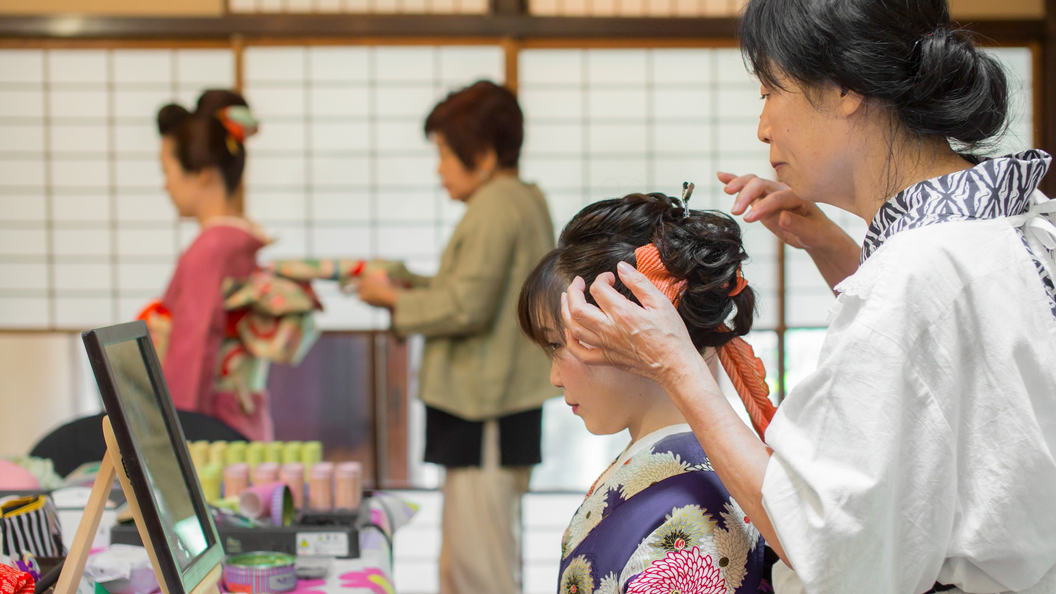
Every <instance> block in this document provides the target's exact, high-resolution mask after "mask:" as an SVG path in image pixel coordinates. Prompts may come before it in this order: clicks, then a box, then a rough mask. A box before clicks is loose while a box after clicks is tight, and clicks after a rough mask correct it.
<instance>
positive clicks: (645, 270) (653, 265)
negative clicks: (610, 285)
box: [634, 243, 686, 307]
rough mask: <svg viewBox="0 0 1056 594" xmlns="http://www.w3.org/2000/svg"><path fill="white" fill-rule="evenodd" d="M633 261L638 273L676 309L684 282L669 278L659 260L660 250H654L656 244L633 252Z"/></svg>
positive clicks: (684, 287) (665, 267)
mask: <svg viewBox="0 0 1056 594" xmlns="http://www.w3.org/2000/svg"><path fill="white" fill-rule="evenodd" d="M634 259H635V261H636V262H637V263H638V267H637V268H638V272H641V273H642V274H644V275H645V278H647V279H649V282H651V283H653V285H655V286H656V288H657V289H660V292H661V293H663V294H664V296H665V297H667V299H668V301H670V302H671V303H673V304H675V307H678V299H679V297H681V296H682V291H684V290H685V289H686V281H685V280H676V279H675V277H673V276H671V273H670V272H668V270H667V266H664V262H663V261H662V260H661V259H660V250H658V249H656V244H652V243H650V244H646V245H643V246H642V247H640V248H638V249H636V250H634Z"/></svg>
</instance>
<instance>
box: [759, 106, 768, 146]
mask: <svg viewBox="0 0 1056 594" xmlns="http://www.w3.org/2000/svg"><path fill="white" fill-rule="evenodd" d="M756 134H758V135H759V142H763V143H766V144H770V119H769V118H768V117H767V115H766V105H765V104H764V105H763V112H762V113H761V114H759V129H758V130H757V131H756Z"/></svg>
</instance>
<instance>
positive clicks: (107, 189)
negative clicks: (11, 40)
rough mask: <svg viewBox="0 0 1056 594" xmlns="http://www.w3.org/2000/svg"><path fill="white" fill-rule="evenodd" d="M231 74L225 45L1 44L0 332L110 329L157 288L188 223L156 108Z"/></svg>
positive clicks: (220, 83)
mask: <svg viewBox="0 0 1056 594" xmlns="http://www.w3.org/2000/svg"><path fill="white" fill-rule="evenodd" d="M233 76H234V63H233V54H232V53H231V52H230V51H227V50H199V49H180V50H142V51H141V50H3V51H0V327H2V328H35V329H47V328H69V329H80V328H85V327H91V326H96V325H105V324H110V323H114V322H117V321H120V320H127V319H130V318H131V317H132V316H134V315H135V313H136V311H137V308H139V307H141V306H142V305H144V304H145V302H146V301H147V300H149V299H150V298H152V297H154V296H157V295H158V294H159V293H160V292H161V291H162V289H164V286H165V285H164V283H165V281H166V279H167V277H168V275H169V273H170V272H171V267H172V264H173V262H174V259H175V257H176V255H177V254H178V253H179V251H180V248H181V246H182V245H183V244H184V242H185V241H187V240H188V239H189V238H190V237H193V229H187V228H182V227H181V225H180V224H179V223H178V222H177V221H176V218H175V211H174V210H173V208H172V206H171V205H170V204H169V201H168V198H167V196H165V194H164V191H163V190H162V183H163V182H162V177H161V167H160V164H159V162H158V156H157V152H158V138H157V131H156V129H155V125H154V116H155V114H156V113H157V110H158V108H159V107H161V106H162V105H164V104H165V103H168V102H170V101H174V100H180V101H183V102H185V103H189V102H191V101H193V100H194V99H195V98H196V97H197V95H198V93H199V92H200V91H201V90H202V89H204V88H210V87H229V86H231V83H232V79H233Z"/></svg>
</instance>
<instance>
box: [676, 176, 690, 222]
mask: <svg viewBox="0 0 1056 594" xmlns="http://www.w3.org/2000/svg"><path fill="white" fill-rule="evenodd" d="M694 187H695V186H694V185H693V182H682V197H681V198H672V199H671V200H672V201H674V203H675V204H676V205H677V206H678V207H679V208H681V209H682V219H683V220H685V219H688V218H689V198H690V196H692V195H693V188H694Z"/></svg>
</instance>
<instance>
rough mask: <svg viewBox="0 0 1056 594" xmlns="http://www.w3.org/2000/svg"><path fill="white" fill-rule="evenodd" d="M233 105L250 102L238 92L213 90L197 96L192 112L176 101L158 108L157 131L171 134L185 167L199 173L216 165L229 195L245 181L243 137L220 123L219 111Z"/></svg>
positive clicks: (186, 169) (164, 134) (176, 155)
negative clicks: (235, 136) (233, 136)
mask: <svg viewBox="0 0 1056 594" xmlns="http://www.w3.org/2000/svg"><path fill="white" fill-rule="evenodd" d="M234 105H240V106H244V107H248V106H249V104H248V103H246V100H245V99H244V98H242V96H241V95H239V94H238V93H235V92H233V91H227V90H210V91H206V92H204V93H202V96H201V97H199V98H198V106H197V108H196V109H195V110H194V111H193V112H190V111H187V109H186V108H184V107H183V106H181V105H176V104H169V105H166V106H165V107H162V108H161V110H160V111H158V132H159V133H160V134H161V135H162V136H166V137H169V138H172V140H173V142H174V144H175V157H176V160H177V161H179V163H180V166H181V167H182V168H183V170H184V171H187V172H190V173H197V172H199V171H202V170H204V169H209V168H210V167H216V168H217V169H218V170H219V171H220V174H221V176H222V177H223V180H224V188H225V189H226V190H227V193H228V195H229V196H230V195H234V193H235V191H236V190H237V189H238V186H239V184H241V183H242V173H243V171H245V168H246V149H245V146H244V145H243V143H242V140H239V139H237V138H229V137H230V136H231V133H230V132H229V131H228V130H227V129H226V128H225V127H224V125H223V124H222V123H221V121H220V119H219V117H218V114H219V113H220V111H221V110H222V109H224V108H226V107H230V106H234Z"/></svg>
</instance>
